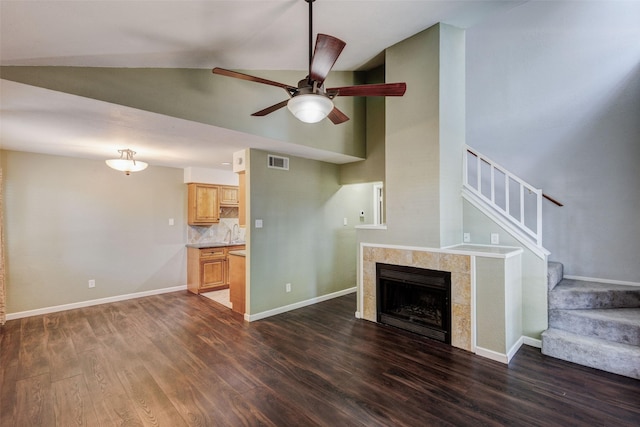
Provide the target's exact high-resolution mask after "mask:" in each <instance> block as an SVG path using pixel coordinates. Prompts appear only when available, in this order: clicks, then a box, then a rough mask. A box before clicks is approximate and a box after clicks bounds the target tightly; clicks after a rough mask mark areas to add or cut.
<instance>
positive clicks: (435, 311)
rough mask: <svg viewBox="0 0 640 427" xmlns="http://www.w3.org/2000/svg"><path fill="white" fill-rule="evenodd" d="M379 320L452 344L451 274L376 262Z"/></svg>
mask: <svg viewBox="0 0 640 427" xmlns="http://www.w3.org/2000/svg"><path fill="white" fill-rule="evenodd" d="M376 292H377V296H376V305H377V320H378V322H380V323H384V324H387V325H390V326H395V327H398V328H401V329H405V330H408V331H411V332H414V333H417V334H420V335H424V336H426V337H429V338H432V339H435V340H437V341H441V342H444V343H447V344H451V273H450V272H448V271H438V270H429V269H426V268H417V267H409V266H402V265H393V264H383V263H376Z"/></svg>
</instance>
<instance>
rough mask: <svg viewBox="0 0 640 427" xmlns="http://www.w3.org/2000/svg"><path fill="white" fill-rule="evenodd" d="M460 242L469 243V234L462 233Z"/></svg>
mask: <svg viewBox="0 0 640 427" xmlns="http://www.w3.org/2000/svg"><path fill="white" fill-rule="evenodd" d="M462 241H463V242H464V243H469V242H470V241H471V233H463V234H462Z"/></svg>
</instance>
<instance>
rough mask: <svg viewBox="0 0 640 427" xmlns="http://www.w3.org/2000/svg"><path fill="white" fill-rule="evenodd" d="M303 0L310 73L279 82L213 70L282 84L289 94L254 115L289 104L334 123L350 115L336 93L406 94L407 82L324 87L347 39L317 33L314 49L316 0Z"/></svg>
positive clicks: (302, 114) (299, 113) (309, 119)
mask: <svg viewBox="0 0 640 427" xmlns="http://www.w3.org/2000/svg"><path fill="white" fill-rule="evenodd" d="M304 1H306V2H307V3H309V75H307V77H305V78H304V79H302V80H300V81H299V82H298V86H291V85H288V84H285V83H278V82H275V81H272V80H267V79H263V78H261V77H256V76H251V75H249V74H243V73H238V72H236V71H231V70H225V69H224V68H218V67H216V68H214V69H213V73H214V74H219V75H222V76H227V77H233V78H236V79H242V80H248V81H250V82H256V83H262V84H266V85H271V86H276V87H280V88H283V89H284V90H285V91H286V92H287V94H288V95H289V99H286V100H284V101H282V102H279V103H277V104H274V105H272V106H270V107H267V108H265V109H264V110H260V111H257V112H255V113H253V114H252V116H266V115H267V114H270V113H273V112H274V111H277V110H279V109H281V108H283V107H284V106H287V107H288V108H289V110H290V111H291V112H292V113H293V115H294V116H296V117H297V118H298V119H299V120H301V121H303V122H306V123H316V122H319V121H321V120H322V119H324V118H325V117H328V118H329V120H331V121H332V122H333V124H336V125H337V124H340V123H344V122H346V121H347V120H349V117H347V115H346V114H344V113H343V112H342V111H340V110H339V109H337V108H336V107H335V106H334V105H333V101H332V99H333V98H335V97H336V96H402V95H404V92H405V91H406V88H407V85H406V83H381V84H367V85H357V86H343V87H334V88H328V89H325V87H324V81H325V79H326V78H327V75H328V74H329V72H330V71H331V69H332V68H333V65H334V64H335V62H336V60H337V59H338V56H340V53H341V52H342V49H344V47H345V45H346V43H345V42H343V41H342V40H340V39H338V38H336V37H333V36H330V35H327V34H318V37H317V38H316V46H315V50H312V41H313V31H312V20H313V19H312V18H313V2H314V1H315V0H304Z"/></svg>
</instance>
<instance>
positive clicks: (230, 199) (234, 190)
mask: <svg viewBox="0 0 640 427" xmlns="http://www.w3.org/2000/svg"><path fill="white" fill-rule="evenodd" d="M220 206H238V187H234V186H229V185H223V186H221V187H220Z"/></svg>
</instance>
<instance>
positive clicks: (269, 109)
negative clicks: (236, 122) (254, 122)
mask: <svg viewBox="0 0 640 427" xmlns="http://www.w3.org/2000/svg"><path fill="white" fill-rule="evenodd" d="M288 102H289V100H288V99H287V100H284V101H282V102H278V103H277V104H274V105H272V106H271V107H267V108H265V109H264V110H260V111H256V112H255V113H253V114H252V116H266V115H267V114H270V113H273V112H274V111H276V110H279V109H281V108H282V107H284V106H286V105H287V103H288Z"/></svg>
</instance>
